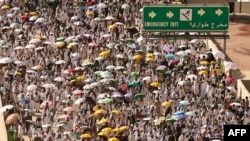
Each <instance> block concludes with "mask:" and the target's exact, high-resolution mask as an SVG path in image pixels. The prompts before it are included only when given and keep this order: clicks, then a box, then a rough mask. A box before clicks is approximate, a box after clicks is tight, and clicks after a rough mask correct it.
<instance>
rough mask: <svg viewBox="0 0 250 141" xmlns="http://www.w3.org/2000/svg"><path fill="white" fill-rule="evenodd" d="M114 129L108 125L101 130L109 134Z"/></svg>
mask: <svg viewBox="0 0 250 141" xmlns="http://www.w3.org/2000/svg"><path fill="white" fill-rule="evenodd" d="M112 130H113V129H112V128H110V127H106V128H103V129H102V130H101V132H103V133H105V134H109V133H110V132H111V131H112Z"/></svg>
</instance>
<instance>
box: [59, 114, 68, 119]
mask: <svg viewBox="0 0 250 141" xmlns="http://www.w3.org/2000/svg"><path fill="white" fill-rule="evenodd" d="M68 118H70V116H69V115H60V116H59V117H58V119H68Z"/></svg>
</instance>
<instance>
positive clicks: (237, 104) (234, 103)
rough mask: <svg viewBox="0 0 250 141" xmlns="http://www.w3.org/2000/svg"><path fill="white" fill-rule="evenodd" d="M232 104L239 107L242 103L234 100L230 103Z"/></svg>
mask: <svg viewBox="0 0 250 141" xmlns="http://www.w3.org/2000/svg"><path fill="white" fill-rule="evenodd" d="M230 106H237V107H239V106H241V104H240V103H238V102H233V103H231V104H230Z"/></svg>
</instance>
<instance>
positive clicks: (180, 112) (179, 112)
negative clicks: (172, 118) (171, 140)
mask: <svg viewBox="0 0 250 141" xmlns="http://www.w3.org/2000/svg"><path fill="white" fill-rule="evenodd" d="M174 115H185V112H183V111H177V112H175V113H174Z"/></svg>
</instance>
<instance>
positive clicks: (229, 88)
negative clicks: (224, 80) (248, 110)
mask: <svg viewBox="0 0 250 141" xmlns="http://www.w3.org/2000/svg"><path fill="white" fill-rule="evenodd" d="M227 89H228V90H230V91H232V92H234V93H236V92H237V90H236V89H235V88H234V87H233V86H228V87H227Z"/></svg>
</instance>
